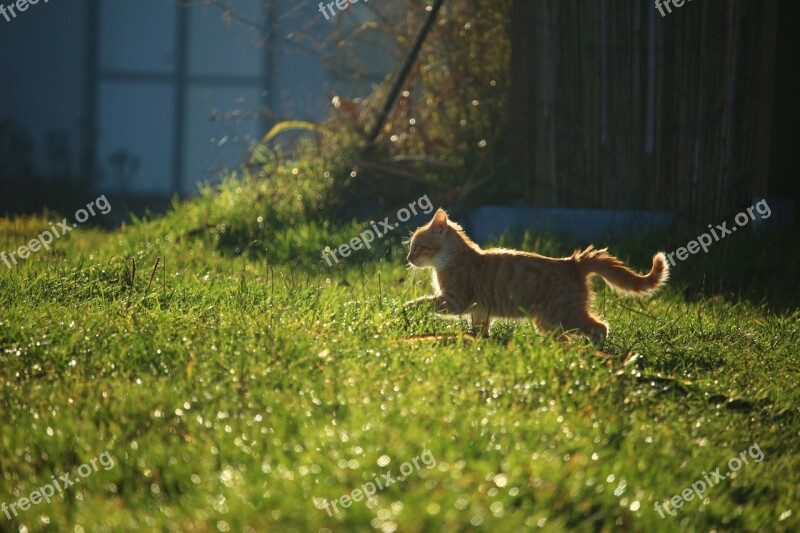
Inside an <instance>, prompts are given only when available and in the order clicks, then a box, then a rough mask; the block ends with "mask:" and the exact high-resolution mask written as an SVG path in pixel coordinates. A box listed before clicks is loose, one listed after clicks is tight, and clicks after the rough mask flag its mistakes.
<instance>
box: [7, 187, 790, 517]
mask: <svg viewBox="0 0 800 533" xmlns="http://www.w3.org/2000/svg"><path fill="white" fill-rule="evenodd" d="M242 188H243V187H241V186H236V187H233V186H228V187H227V188H224V190H223V191H222V192H217V193H210V192H207V194H205V195H204V196H203V197H202V198H200V199H198V200H195V201H192V202H189V203H186V204H181V205H176V208H175V211H174V212H172V213H170V214H168V215H166V216H164V217H160V218H155V219H153V220H143V221H138V222H137V223H135V224H133V225H128V226H126V227H123V228H121V229H119V230H114V231H104V230H100V229H93V228H90V227H81V228H80V229H79V230H76V231H73V232H72V233H71V234H70V235H68V236H66V237H64V238H63V239H61V240H59V241H57V243H56V244H55V247H54V248H53V250H51V251H50V252H47V253H41V252H40V253H38V254H37V255H36V256H35V257H34V258H32V259H31V260H29V261H27V262H25V263H24V264H21V265H19V266H17V267H16V268H14V269H12V270H6V269H5V267H4V266H2V265H1V264H0V267H2V268H1V269H0V270H2V271H1V272H0V309H2V311H1V312H0V363H1V364H0V384H1V385H0V386H1V387H2V390H1V391H0V406H1V407H0V408H1V409H2V414H3V417H2V423H0V424H1V425H0V465H1V466H2V468H1V469H0V470H1V471H2V474H1V475H0V501H4V502H5V503H6V504H11V503H12V502H14V501H16V500H17V499H19V498H21V497H26V496H27V495H29V494H30V493H31V491H33V490H35V489H37V488H38V487H40V486H42V485H45V484H47V483H49V482H50V481H51V476H52V475H54V474H56V475H61V474H64V473H68V472H72V473H73V474H72V477H73V479H74V478H75V474H74V472H75V471H76V469H77V468H78V467H79V466H80V465H81V464H83V463H87V462H88V461H90V460H91V459H92V458H95V457H97V456H99V455H100V454H101V453H103V452H104V451H106V450H107V451H108V452H109V454H110V455H111V456H112V457H113V458H114V466H113V467H112V468H109V469H108V470H106V469H104V468H102V467H101V468H100V469H99V470H98V471H97V472H94V473H92V474H91V475H89V476H88V477H86V478H81V479H80V481H79V483H77V484H76V485H75V486H73V487H71V488H68V489H66V490H65V491H64V492H63V494H62V495H59V496H57V497H55V498H54V499H53V501H52V502H50V503H46V502H44V503H40V504H38V505H35V506H33V507H31V508H30V509H28V510H27V511H20V512H19V516H17V517H13V516H12V519H11V520H7V519H6V517H5V516H4V515H2V514H0V530H12V529H14V530H16V529H20V530H23V529H22V528H24V530H28V531H37V530H44V531H65V530H71V531H126V530H138V529H148V530H152V529H157V530H165V531H298V532H300V531H358V530H364V531H366V530H371V529H377V530H381V531H386V532H391V531H395V530H396V531H436V530H443V531H461V530H465V529H468V528H472V527H474V526H480V527H482V528H485V529H486V530H487V531H527V530H533V529H538V528H542V529H544V530H565V529H578V530H583V531H597V530H602V531H610V530H615V529H618V528H621V529H625V530H632V531H675V530H678V529H682V530H687V531H707V530H731V531H733V530H742V531H743V530H747V531H757V530H763V531H775V530H786V531H790V530H797V529H798V527H800V508H798V502H799V501H800V489H799V488H798V487H800V452H798V449H797V442H798V439H799V438H800V415H798V411H797V405H798V404H800V393H799V392H798V389H797V387H796V385H797V383H798V375H799V374H800V372H799V366H798V365H799V364H800V359H798V349H797V346H798V339H797V330H798V323H799V322H800V320H799V319H800V314H799V313H798V311H797V310H796V301H797V299H796V297H797V292H796V291H797V288H796V281H794V280H793V278H792V277H791V275H790V272H791V271H792V269H794V272H796V271H797V270H796V268H795V267H796V265H797V260H796V258H794V257H793V256H792V257H788V258H787V257H786V254H780V253H775V254H770V253H767V252H766V251H769V250H773V251H777V250H785V249H792V248H791V246H794V247H795V248H793V249H797V248H796V244H795V242H796V240H797V238H796V237H794V236H792V235H779V234H755V235H748V234H744V233H740V234H738V235H735V236H731V237H729V238H728V239H727V240H726V241H725V242H721V243H718V244H717V245H716V247H715V248H714V249H712V251H711V253H709V254H708V255H707V256H703V257H700V256H694V257H692V258H690V260H688V261H686V262H685V263H683V264H680V265H678V267H676V269H675V272H674V277H673V280H672V282H671V284H670V286H669V288H668V289H667V290H666V291H665V292H664V293H662V294H660V295H658V296H657V297H655V298H652V299H648V300H630V299H625V298H623V297H619V296H617V295H615V294H612V293H611V292H609V291H608V290H606V289H604V288H603V287H602V285H598V286H597V288H598V298H597V304H596V305H597V308H598V309H599V310H600V311H601V312H602V313H603V314H604V316H605V317H606V318H607V319H608V320H609V321H610V323H611V327H612V333H611V337H610V338H609V342H608V345H607V347H606V348H607V350H608V351H610V352H614V353H616V354H618V355H617V357H615V358H611V359H608V358H604V357H599V356H598V355H596V354H595V352H594V350H593V349H592V348H591V347H590V346H589V345H588V344H585V343H581V342H576V343H572V344H561V343H558V342H557V341H555V340H553V339H550V338H540V337H538V336H537V335H536V334H535V332H534V331H533V329H532V328H531V327H530V326H529V325H527V324H519V325H516V326H507V325H502V326H500V327H499V328H498V330H497V333H496V336H495V338H493V339H488V340H477V341H475V340H470V339H469V338H468V337H464V336H460V335H458V334H459V333H460V332H462V331H463V330H464V325H463V324H460V323H459V322H457V321H447V320H442V319H440V318H437V317H432V316H428V315H425V314H417V315H410V316H407V315H404V313H403V312H402V302H403V301H404V300H406V299H409V298H411V297H413V296H418V295H420V294H423V293H427V292H428V291H429V290H430V287H429V282H428V280H427V279H425V278H424V276H421V275H419V276H418V275H415V274H410V273H409V271H407V270H406V268H405V267H404V266H403V265H402V261H401V259H400V257H402V254H403V253H404V252H403V250H402V248H401V245H400V244H399V241H400V238H401V237H403V235H400V234H398V235H397V236H396V237H392V239H391V240H388V239H387V240H386V241H385V242H383V243H381V244H380V246H379V247H378V248H375V249H373V250H369V251H366V250H364V251H360V252H358V255H356V254H354V256H353V257H351V259H350V260H349V261H348V262H347V263H343V264H341V268H335V269H329V268H328V267H327V266H326V265H325V264H324V263H322V262H321V260H320V258H319V256H320V252H321V250H322V248H323V247H324V246H326V245H332V244H335V243H343V242H347V240H349V238H350V237H352V236H353V235H356V234H357V233H358V226H357V225H355V224H344V225H341V226H333V225H331V224H329V223H325V222H309V221H307V218H308V217H306V216H305V215H303V214H302V210H301V209H300V208H299V207H298V208H297V209H293V208H291V206H289V207H287V205H289V204H282V205H283V209H284V211H280V210H272V211H270V210H264V211H259V210H260V209H261V206H263V203H259V202H260V201H261V200H258V199H257V200H255V201H253V198H254V194H255V197H256V198H259V194H260V193H259V192H258V191H257V192H256V193H253V191H252V190H249V189H248V187H244V189H245V190H242ZM237 191H238V192H237ZM281 201H287V202H289V203H291V199H289V200H285V199H284V200H281ZM259 212H261V213H262V215H263V216H262V215H259ZM259 216H261V219H259V218H258V217H259ZM290 222H293V223H290ZM46 223H47V221H46V220H45V219H43V218H33V219H25V220H21V219H19V220H13V221H9V220H5V221H2V222H0V250H10V249H12V248H14V247H16V246H19V245H20V244H22V242H24V240H27V239H30V238H31V237H33V236H35V235H36V234H37V233H38V232H39V231H41V229H45V228H46V225H47V224H46ZM669 239H670V238H669V237H667V236H665V235H660V236H659V235H651V236H648V237H643V238H642V241H641V242H636V243H631V242H624V243H623V242H618V243H616V245H617V247H616V248H613V251H615V252H618V253H619V255H621V256H622V257H625V258H626V259H628V260H630V261H631V262H632V263H633V264H634V265H635V266H636V267H637V268H639V269H641V268H642V267H643V266H645V265H647V264H649V260H648V257H649V256H650V255H651V254H652V252H653V251H655V249H671V248H669V246H671V245H672V244H673V243H672V242H671V241H669ZM680 242H681V240H680V239H678V240H677V241H675V243H674V244H680ZM683 242H685V240H683ZM665 243H666V244H665ZM597 244H600V243H597ZM602 244H608V243H602ZM611 244H614V243H611ZM668 244H669V246H668ZM517 245H521V246H522V247H524V248H527V249H536V250H538V251H542V252H543V253H548V254H567V253H569V252H570V251H571V249H572V248H573V247H574V245H575V243H574V242H570V241H569V240H568V239H555V238H540V239H538V240H535V241H532V240H531V239H530V238H529V237H528V238H526V239H524V240H523V241H522V242H521V243H520V242H517ZM765 250H766V251H765ZM157 258H158V259H157ZM156 263H157V267H156V268H155V269H154V265H156ZM134 264H135V268H134ZM721 265H726V268H725V270H724V271H723V270H721V268H720V266H721ZM760 276H761V277H763V279H762V278H761V277H760ZM743 287H744V288H743ZM427 333H440V334H454V335H452V337H442V338H439V339H438V340H428V341H425V340H413V339H410V337H412V336H415V335H423V334H427ZM754 444H757V445H758V448H759V449H760V450H761V451H763V460H761V461H760V462H756V461H755V460H753V459H752V457H753V456H750V457H751V460H750V461H749V464H747V465H743V466H742V467H741V468H740V469H739V470H738V471H737V472H736V473H735V475H733V476H731V477H730V478H726V479H724V480H722V481H721V482H719V483H717V484H716V485H715V486H713V487H710V488H708V489H707V492H706V493H705V494H704V496H703V500H702V501H698V500H697V498H694V499H693V500H692V501H689V502H687V503H686V504H685V505H684V506H683V508H682V509H679V510H677V514H676V516H674V517H670V516H666V517H665V518H664V519H662V518H660V516H659V515H658V513H657V511H656V510H654V504H655V503H656V502H662V501H664V500H667V499H669V498H671V497H672V496H674V495H676V494H679V493H681V492H682V491H683V490H684V489H685V488H686V487H689V486H690V485H691V484H692V483H694V482H696V481H697V480H702V479H703V476H704V473H705V474H708V473H710V472H712V471H714V470H715V469H717V468H718V467H719V468H720V472H721V473H723V474H724V473H726V472H728V470H729V468H728V461H729V460H730V459H731V458H732V457H736V456H738V455H739V453H740V452H741V451H743V450H747V449H748V448H750V447H751V446H753V445H754ZM426 450H428V451H430V454H432V456H433V457H434V458H435V462H436V464H435V466H434V467H433V468H427V466H425V465H422V464H420V468H419V469H418V470H417V469H415V470H414V471H413V472H412V473H410V474H409V475H408V476H407V477H406V478H405V479H403V480H402V481H399V482H396V483H395V484H393V485H392V486H390V487H387V488H385V489H384V490H382V491H379V492H378V493H377V495H376V499H375V500H374V501H373V502H370V503H369V504H367V503H366V502H364V501H360V502H354V503H353V504H352V506H350V507H349V508H348V509H345V510H342V511H341V512H339V513H335V514H334V515H333V516H329V515H328V513H327V512H326V511H325V510H323V509H322V508H321V507H322V503H321V502H322V499H326V500H328V501H332V500H335V499H336V498H339V497H341V496H343V495H346V494H350V492H351V491H352V490H353V489H356V488H359V487H360V486H361V485H363V484H364V483H366V482H367V481H372V480H373V479H374V478H375V477H380V475H381V474H384V473H389V472H391V475H392V476H393V477H397V476H398V475H399V474H398V472H399V470H400V468H401V465H403V463H406V462H411V461H412V460H413V459H414V458H415V457H419V456H421V455H422V454H423V453H424V452H425V451H426ZM340 509H341V507H340Z"/></svg>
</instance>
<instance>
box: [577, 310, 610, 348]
mask: <svg viewBox="0 0 800 533" xmlns="http://www.w3.org/2000/svg"><path fill="white" fill-rule="evenodd" d="M571 329H577V330H578V331H579V332H580V333H582V334H583V335H586V336H587V337H589V338H590V339H591V340H592V344H594V345H596V346H598V347H601V348H602V346H603V344H604V343H605V341H606V337H608V324H606V323H605V322H603V321H601V320H600V319H598V318H597V317H596V316H593V315H591V314H587V315H586V316H584V317H581V320H580V321H579V322H578V323H577V324H575V325H574V327H573V328H571Z"/></svg>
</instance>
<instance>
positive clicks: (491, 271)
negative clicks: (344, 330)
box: [406, 209, 669, 342]
mask: <svg viewBox="0 0 800 533" xmlns="http://www.w3.org/2000/svg"><path fill="white" fill-rule="evenodd" d="M408 262H409V263H410V264H411V265H413V266H415V267H419V268H432V269H433V286H434V290H435V291H436V294H435V295H434V296H425V297H422V298H418V299H417V300H413V301H411V302H408V303H406V309H411V308H415V307H418V306H421V305H433V306H434V308H435V310H436V311H437V312H439V313H445V314H454V315H468V316H469V317H470V318H471V319H472V325H473V327H474V328H475V329H476V330H478V331H479V332H481V333H483V334H484V335H485V334H488V331H489V328H490V327H491V323H492V320H493V319H495V318H525V317H528V318H530V319H532V320H533V322H534V324H535V325H536V327H537V329H538V330H539V331H541V332H549V331H561V332H568V331H577V332H579V333H582V334H584V335H587V336H589V337H591V338H592V339H593V340H594V341H595V342H602V341H603V340H604V339H605V337H606V336H607V335H608V325H607V324H606V323H605V322H603V321H602V320H600V319H599V318H598V317H597V316H596V315H594V314H593V313H592V311H591V300H592V298H591V292H590V290H589V285H588V279H589V277H590V276H592V275H595V274H596V275H598V276H600V277H602V278H603V279H604V280H605V281H606V282H607V283H608V284H609V285H610V286H611V287H613V288H614V289H616V290H618V291H621V292H623V293H625V294H629V295H633V296H643V295H647V294H651V293H654V292H656V291H657V290H658V289H660V288H661V287H662V286H663V285H664V283H665V282H666V281H667V278H668V277H669V266H668V264H667V260H666V257H665V256H664V254H663V253H660V252H659V253H657V254H656V255H655V257H653V266H652V268H651V270H650V273H648V274H647V275H646V276H640V275H639V274H636V273H635V272H633V271H632V270H631V269H629V268H628V267H626V266H625V265H624V264H623V263H622V262H621V261H620V260H619V259H617V258H616V257H614V256H612V255H610V254H608V252H607V251H606V250H605V249H603V250H596V249H595V248H594V247H593V246H589V247H588V248H586V249H585V250H583V251H578V250H576V251H575V253H573V254H572V256H570V257H566V258H563V259H554V258H550V257H544V256H541V255H538V254H535V253H528V252H520V251H517V250H505V249H492V250H482V249H481V248H480V247H479V246H478V245H477V244H475V243H474V242H472V241H471V240H470V239H469V237H467V236H466V234H465V233H464V231H463V230H462V229H461V226H459V225H458V224H456V223H454V222H452V221H451V220H449V219H448V217H447V214H446V213H445V212H444V211H443V210H441V209H439V210H438V211H437V212H436V214H435V215H434V217H433V219H432V220H431V221H430V222H429V223H428V224H426V225H425V226H422V227H420V228H418V229H417V230H416V231H415V232H414V235H413V237H412V239H411V249H410V250H409V253H408Z"/></svg>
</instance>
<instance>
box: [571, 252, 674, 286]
mask: <svg viewBox="0 0 800 533" xmlns="http://www.w3.org/2000/svg"><path fill="white" fill-rule="evenodd" d="M572 260H573V261H575V263H576V264H577V265H578V269H579V270H580V271H581V273H582V274H583V275H584V276H590V275H592V274H597V275H598V276H600V277H601V278H603V279H604V280H606V283H608V284H609V285H611V287H612V288H614V289H615V290H617V291H619V292H622V293H626V294H630V295H635V296H644V295H646V294H652V293H654V292H656V291H657V290H659V289H660V288H661V287H662V286H663V285H664V284H665V283H666V282H667V279H669V265H668V264H667V258H666V257H665V256H664V254H663V253H662V252H659V253H657V254H656V255H655V256H653V267H652V268H651V269H650V272H649V273H648V274H647V275H646V276H640V275H639V274H637V273H636V272H634V271H633V270H631V269H630V268H628V267H626V266H625V264H624V263H623V262H622V261H620V260H619V259H617V258H616V257H614V256H613V255H611V254H609V253H608V252H607V248H603V249H602V250H595V249H594V246H589V247H588V248H587V249H585V250H584V251H582V252H581V251H579V250H576V251H575V253H573V254H572Z"/></svg>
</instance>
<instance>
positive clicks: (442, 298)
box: [404, 293, 466, 315]
mask: <svg viewBox="0 0 800 533" xmlns="http://www.w3.org/2000/svg"><path fill="white" fill-rule="evenodd" d="M427 306H431V307H433V308H434V310H435V311H436V312H437V313H445V314H452V315H460V314H463V313H464V311H466V307H465V306H463V305H462V304H460V302H458V301H457V300H456V299H455V298H452V297H448V295H447V294H445V293H442V294H437V295H436V296H423V297H421V298H417V299H416V300H411V301H409V302H406V304H405V306H404V307H405V310H406V311H411V310H413V309H417V308H419V307H427Z"/></svg>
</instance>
